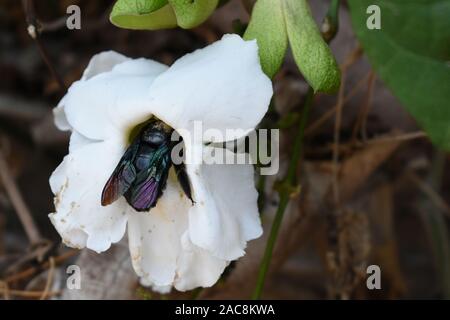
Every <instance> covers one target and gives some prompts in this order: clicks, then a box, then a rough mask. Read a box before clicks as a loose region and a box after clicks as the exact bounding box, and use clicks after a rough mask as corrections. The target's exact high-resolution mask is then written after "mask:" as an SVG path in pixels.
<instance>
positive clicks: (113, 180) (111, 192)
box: [102, 142, 139, 206]
mask: <svg viewBox="0 0 450 320" xmlns="http://www.w3.org/2000/svg"><path fill="white" fill-rule="evenodd" d="M138 148H139V144H138V143H137V142H133V143H132V144H131V145H130V146H129V147H128V149H127V151H125V154H124V155H123V156H122V158H121V159H120V161H119V164H118V165H117V167H116V169H114V172H113V173H112V174H111V177H110V178H109V179H108V181H107V182H106V184H105V186H104V188H103V192H102V206H106V205H108V204H111V203H113V202H114V201H116V200H117V199H118V198H119V197H120V196H122V195H124V194H125V193H126V192H127V191H128V189H129V188H130V187H131V184H132V183H133V181H134V180H135V179H136V168H135V167H134V165H133V161H134V158H135V156H136V153H137V151H138Z"/></svg>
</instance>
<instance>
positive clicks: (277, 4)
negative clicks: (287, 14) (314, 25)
mask: <svg viewBox="0 0 450 320" xmlns="http://www.w3.org/2000/svg"><path fill="white" fill-rule="evenodd" d="M244 39H245V40H252V39H257V42H258V47H259V56H260V60H261V66H262V68H263V70H264V72H265V73H266V74H267V75H268V76H269V77H273V76H274V75H275V74H276V73H277V71H278V70H279V69H280V67H281V64H282V63H283V60H284V56H285V55H286V50H287V46H288V38H287V33H286V26H285V23H284V15H283V8H282V4H281V1H279V0H259V1H258V2H256V4H255V6H254V7H253V12H252V17H251V19H250V23H249V25H248V28H247V30H246V31H245V34H244Z"/></svg>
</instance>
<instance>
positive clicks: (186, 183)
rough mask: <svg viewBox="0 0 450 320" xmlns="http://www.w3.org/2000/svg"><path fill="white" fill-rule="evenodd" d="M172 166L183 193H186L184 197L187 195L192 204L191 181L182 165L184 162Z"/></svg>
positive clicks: (193, 202)
mask: <svg viewBox="0 0 450 320" xmlns="http://www.w3.org/2000/svg"><path fill="white" fill-rule="evenodd" d="M173 166H174V168H175V172H176V174H177V179H178V182H179V183H180V185H181V188H182V189H183V192H184V194H185V195H186V197H188V199H189V200H191V202H192V205H194V204H195V201H194V200H193V199H192V192H191V182H190V180H189V177H188V175H187V173H186V167H185V166H184V163H181V164H174V165H173Z"/></svg>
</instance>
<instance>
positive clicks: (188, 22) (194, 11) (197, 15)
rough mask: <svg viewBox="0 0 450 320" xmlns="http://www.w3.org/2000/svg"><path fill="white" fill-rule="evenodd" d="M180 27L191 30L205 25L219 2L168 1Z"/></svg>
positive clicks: (206, 0)
mask: <svg viewBox="0 0 450 320" xmlns="http://www.w3.org/2000/svg"><path fill="white" fill-rule="evenodd" d="M168 1H169V3H170V5H171V6H172V8H173V10H174V12H175V15H176V17H177V21H178V25H179V26H180V27H181V28H184V29H190V28H194V27H196V26H198V25H199V24H201V23H203V22H204V21H205V20H206V19H208V17H209V16H210V15H211V13H213V11H214V9H216V7H217V4H218V3H219V0H168Z"/></svg>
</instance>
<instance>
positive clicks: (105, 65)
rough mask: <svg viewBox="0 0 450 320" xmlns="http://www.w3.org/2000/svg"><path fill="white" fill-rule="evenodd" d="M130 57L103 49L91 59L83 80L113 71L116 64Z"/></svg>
mask: <svg viewBox="0 0 450 320" xmlns="http://www.w3.org/2000/svg"><path fill="white" fill-rule="evenodd" d="M129 59H130V58H127V57H126V56H124V55H123V54H120V53H117V52H115V51H103V52H100V53H97V54H96V55H94V56H93V57H92V58H91V60H90V61H89V64H88V66H87V67H86V69H85V70H84V72H83V76H82V77H81V80H82V81H83V80H88V79H90V78H92V77H94V76H96V75H98V74H100V73H103V72H108V71H111V70H112V69H113V67H114V66H115V65H117V64H119V63H122V62H125V61H127V60H129Z"/></svg>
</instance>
